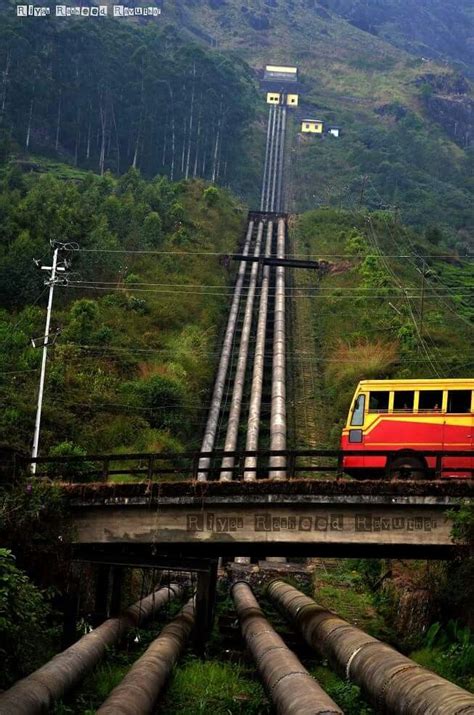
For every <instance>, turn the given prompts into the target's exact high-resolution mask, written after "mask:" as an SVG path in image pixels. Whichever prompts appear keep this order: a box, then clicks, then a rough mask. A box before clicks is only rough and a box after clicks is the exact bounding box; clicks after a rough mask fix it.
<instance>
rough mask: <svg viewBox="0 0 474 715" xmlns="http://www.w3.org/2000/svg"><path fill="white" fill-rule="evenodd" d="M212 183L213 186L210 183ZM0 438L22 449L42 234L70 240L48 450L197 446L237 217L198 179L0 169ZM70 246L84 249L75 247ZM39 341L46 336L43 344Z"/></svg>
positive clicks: (45, 441)
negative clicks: (223, 259) (65, 177)
mask: <svg viewBox="0 0 474 715" xmlns="http://www.w3.org/2000/svg"><path fill="white" fill-rule="evenodd" d="M210 188H212V192H211V193H209V190H210ZM0 213H1V215H2V229H1V232H0V241H1V244H0V251H1V253H0V285H1V288H0V299H1V302H2V305H3V307H4V308H3V311H2V312H1V313H0V342H1V343H2V355H1V358H0V371H1V374H0V395H1V398H2V402H3V403H4V404H6V405H8V407H7V408H6V409H5V410H4V411H2V414H1V416H0V443H3V444H6V445H8V446H9V447H13V448H16V449H18V450H20V451H22V452H28V450H29V444H30V440H31V435H32V431H33V422H34V404H35V401H34V399H32V398H31V397H32V395H35V394H36V391H37V384H38V383H37V381H38V374H39V366H40V360H41V350H38V349H34V348H33V347H32V345H31V343H30V339H31V338H34V337H37V336H39V335H42V332H43V330H44V306H45V301H46V298H47V288H46V287H45V285H44V278H45V275H44V273H43V272H42V271H40V270H39V269H38V268H37V267H36V266H35V264H34V263H33V259H40V260H41V261H42V262H43V263H45V264H46V265H48V263H49V262H50V260H51V251H52V249H51V247H50V245H49V241H59V242H61V243H66V244H67V247H69V248H70V249H73V250H65V251H62V252H61V254H60V260H64V259H66V260H67V261H68V262H70V264H71V268H70V274H69V278H68V283H67V285H64V286H61V285H59V286H58V287H57V288H56V292H55V299H54V310H53V320H52V326H51V332H52V333H56V331H58V336H57V338H55V339H54V340H53V341H52V342H53V345H52V348H51V349H50V355H49V360H48V370H47V382H46V392H45V403H44V413H43V424H42V435H41V450H42V454H47V453H48V452H51V450H53V451H52V452H51V453H52V454H62V455H63V454H78V453H81V450H82V452H84V450H87V451H88V452H89V453H91V452H94V451H95V452H100V451H102V452H107V451H109V452H110V451H111V450H112V451H113V450H119V451H120V450H122V451H127V450H128V451H161V450H163V449H168V450H170V451H179V450H181V449H183V447H184V446H186V447H187V448H189V447H190V446H192V445H194V444H197V440H198V439H199V431H200V428H201V425H202V417H203V415H202V410H203V405H204V402H203V398H204V395H205V394H206V391H207V389H208V388H209V383H210V380H211V377H212V374H213V369H214V364H215V361H216V353H215V345H216V340H217V336H218V327H219V326H220V324H221V321H222V319H223V315H224V311H225V309H226V306H227V300H228V291H229V289H228V287H227V286H228V283H229V280H230V279H231V276H230V274H229V269H228V268H227V267H225V266H223V265H221V263H220V260H219V255H218V254H219V253H220V252H224V253H226V252H230V251H232V250H234V248H235V246H236V245H237V243H238V240H239V238H240V235H241V227H242V221H243V213H241V211H240V209H239V207H238V206H237V205H236V203H235V202H234V201H233V200H232V199H231V197H230V196H229V195H228V194H227V193H226V192H225V191H223V190H221V189H218V188H217V187H206V185H205V184H204V183H201V182H198V181H196V182H188V183H182V184H173V183H170V182H169V181H167V180H166V179H164V178H156V179H155V180H153V181H146V180H144V179H143V178H142V177H141V176H140V174H139V172H138V171H137V170H135V169H131V170H130V171H129V172H128V173H127V174H125V175H124V176H122V177H121V178H120V179H115V178H113V177H112V176H111V175H110V174H107V175H105V176H104V177H97V176H94V175H92V174H83V175H82V179H81V181H79V182H76V183H70V182H67V183H64V182H63V181H62V180H60V179H58V178H57V177H56V176H55V175H54V174H47V175H45V176H41V177H35V176H24V175H22V174H21V173H19V171H18V170H17V169H12V168H7V169H5V170H4V173H3V179H2V181H1V182H0ZM76 248H78V249H79V250H75V249H76ZM40 344H41V341H40Z"/></svg>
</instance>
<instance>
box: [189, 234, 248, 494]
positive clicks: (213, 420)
mask: <svg viewBox="0 0 474 715" xmlns="http://www.w3.org/2000/svg"><path fill="white" fill-rule="evenodd" d="M253 226H254V222H253V221H250V222H249V225H248V229H247V235H246V237H245V244H244V249H243V251H242V253H243V255H244V256H247V255H248V252H249V249H250V242H251V240H252V234H253ZM246 268H247V263H246V261H241V262H240V265H239V270H238V274H237V280H236V282H235V288H234V296H233V298H232V304H231V308H230V311H229V317H228V319H227V327H226V331H225V336H224V342H223V344H222V352H221V356H220V359H219V367H218V369H217V375H216V381H215V383H214V391H213V393H212V399H211V407H210V409H209V415H208V418H207V423H206V429H205V431H204V437H203V440H202V445H201V451H202V452H212V450H213V449H214V443H215V440H216V433H217V425H218V423H219V414H220V410H221V403H222V396H223V394H224V388H225V382H226V377H227V370H228V368H229V362H230V356H231V354H232V343H233V342H234V334H235V327H236V325H237V315H238V312H239V304H240V296H241V293H242V285H243V282H244V277H245V271H246ZM210 464H211V460H210V458H209V457H201V459H200V460H199V466H198V475H197V478H198V481H200V482H205V481H206V480H207V478H208V472H207V471H199V470H208V469H209V466H210Z"/></svg>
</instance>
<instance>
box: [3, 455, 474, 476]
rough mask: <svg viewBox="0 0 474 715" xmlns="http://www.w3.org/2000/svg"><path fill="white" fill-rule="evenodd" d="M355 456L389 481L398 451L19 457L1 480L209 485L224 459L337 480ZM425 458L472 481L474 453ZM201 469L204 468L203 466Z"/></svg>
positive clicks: (262, 471)
mask: <svg viewBox="0 0 474 715" xmlns="http://www.w3.org/2000/svg"><path fill="white" fill-rule="evenodd" d="M350 456H358V457H361V456H364V457H387V460H386V461H387V468H386V470H385V471H386V473H385V476H386V477H389V476H390V475H389V471H390V468H389V465H390V463H391V462H392V461H393V459H395V457H396V456H397V452H395V451H393V450H386V449H375V450H374V449H371V450H364V452H363V453H362V452H361V451H360V450H345V451H344V452H343V451H341V450H333V449H289V450H269V449H268V450H265V449H262V450H258V451H252V450H250V451H248V450H247V451H246V450H236V451H225V450H222V449H215V450H213V451H212V452H181V453H176V452H161V453H137V452H130V453H122V454H91V455H86V456H76V455H64V456H60V457H58V456H55V457H37V458H36V459H31V458H30V457H24V456H19V455H14V456H13V457H12V458H10V459H9V460H7V461H0V475H1V476H2V477H3V480H9V479H11V478H12V476H13V477H18V476H20V475H22V474H27V473H28V472H29V471H30V469H31V465H32V464H33V462H36V465H37V471H36V476H37V477H38V478H49V479H53V480H58V481H69V482H91V481H109V480H111V481H116V482H121V481H130V480H134V481H137V480H160V481H178V480H194V479H196V478H197V475H198V472H199V473H206V474H207V479H208V480H209V481H216V480H218V479H219V476H220V473H221V470H222V466H221V465H222V459H223V458H224V457H231V458H232V459H233V464H234V466H232V467H227V466H226V468H225V471H226V472H232V475H233V479H234V480H238V481H240V480H245V479H246V478H247V479H248V478H249V476H250V478H253V477H255V478H265V477H266V476H268V464H269V462H270V457H285V459H286V475H287V478H288V479H295V478H302V477H308V476H315V474H318V475H319V476H320V477H324V478H327V477H331V476H332V477H334V478H336V479H340V478H341V477H343V476H344V472H343V459H344V457H350ZM423 456H424V457H425V458H430V460H431V459H434V463H435V465H436V466H435V469H434V470H430V472H431V473H434V476H435V478H440V477H441V476H443V471H444V469H445V467H444V464H443V462H444V459H445V458H447V457H451V458H452V457H456V458H460V459H462V458H470V459H471V460H472V461H471V466H470V467H469V466H468V467H462V468H461V467H457V468H455V467H449V473H450V474H455V473H456V472H460V473H463V474H465V473H470V474H471V477H472V476H473V473H474V469H473V462H474V453H473V452H472V451H471V450H429V451H428V450H425V451H423ZM247 457H256V458H257V467H256V468H255V467H245V460H246V458H247ZM202 458H209V460H210V464H209V466H208V467H206V468H203V467H202V466H199V462H200V460H202ZM201 464H202V463H201Z"/></svg>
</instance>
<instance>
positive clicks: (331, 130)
mask: <svg viewBox="0 0 474 715" xmlns="http://www.w3.org/2000/svg"><path fill="white" fill-rule="evenodd" d="M326 132H327V134H331V136H333V137H340V136H341V127H336V126H330V127H327V129H326Z"/></svg>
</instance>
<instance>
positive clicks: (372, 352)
mask: <svg viewBox="0 0 474 715" xmlns="http://www.w3.org/2000/svg"><path fill="white" fill-rule="evenodd" d="M294 247H295V252H297V253H299V254H301V255H302V256H313V257H318V256H321V257H325V258H326V260H328V261H329V265H328V270H327V272H326V274H325V275H324V276H323V277H322V279H321V281H320V282H319V283H318V284H316V285H315V284H314V281H311V280H310V279H309V278H302V279H301V280H302V281H306V282H305V283H301V282H300V285H303V286H304V287H305V291H304V292H303V291H302V295H301V296H296V297H295V300H294V302H295V303H296V304H297V306H296V307H295V309H294V310H295V323H294V325H295V331H296V332H295V336H294V337H295V341H296V344H297V346H298V352H295V353H294V354H292V353H290V360H291V359H293V360H294V361H295V367H296V372H297V375H299V380H300V382H299V383H298V386H299V389H300V390H301V389H303V386H304V385H306V388H305V391H304V395H305V399H304V400H300V401H299V402H298V401H297V403H296V405H297V407H296V409H297V412H298V416H297V418H296V425H297V428H296V435H297V439H299V440H300V441H301V444H307V443H308V439H313V440H314V439H316V440H317V441H318V442H319V444H323V445H326V444H333V445H336V444H337V443H338V440H339V438H340V432H341V426H342V424H343V422H344V421H345V419H346V416H347V409H348V406H349V402H350V399H351V397H352V395H353V393H354V389H355V386H356V385H357V383H358V381H359V380H361V379H369V378H377V379H383V378H389V377H400V378H416V377H425V378H426V377H468V376H469V375H470V374H471V372H472V367H473V362H472V349H471V341H472V332H473V330H474V322H473V321H474V314H473V306H472V301H471V299H470V297H471V285H472V278H473V275H474V274H473V270H474V268H473V266H472V263H470V262H469V261H468V260H460V259H459V258H458V257H457V256H456V254H455V253H453V252H452V251H450V249H449V248H448V245H447V243H446V241H445V239H444V238H443V236H442V235H441V236H440V237H439V242H438V243H433V241H432V234H431V231H427V232H425V233H424V234H422V233H419V232H418V233H417V232H415V231H413V230H411V229H407V228H406V227H404V226H402V225H400V224H399V222H398V219H397V216H396V215H393V214H392V213H391V212H387V211H378V212H373V213H368V212H365V211H340V210H336V209H322V210H319V211H312V212H309V213H307V214H303V215H302V216H301V217H300V218H299V220H298V223H297V225H296V230H295V243H294ZM299 352H301V353H302V355H304V354H305V352H306V353H307V354H308V353H309V354H314V355H315V356H316V359H314V360H307V359H306V360H305V359H304V357H300V356H299ZM300 394H301V393H300ZM312 414H317V415H318V416H319V418H318V420H317V423H316V424H313V423H312V422H311V415H312ZM321 417H322V419H321Z"/></svg>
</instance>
